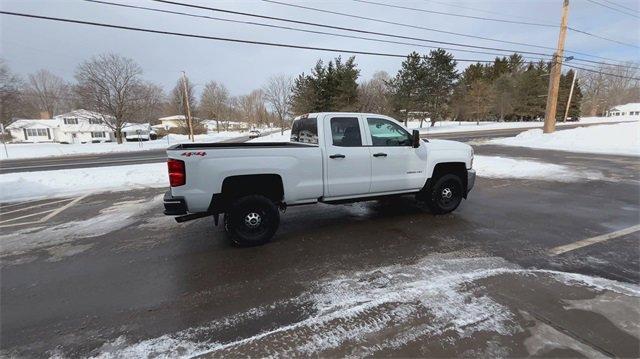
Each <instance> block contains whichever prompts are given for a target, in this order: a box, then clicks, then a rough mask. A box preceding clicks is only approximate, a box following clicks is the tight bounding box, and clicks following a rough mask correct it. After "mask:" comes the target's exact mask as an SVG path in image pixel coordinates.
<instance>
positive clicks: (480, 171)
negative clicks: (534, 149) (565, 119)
mask: <svg viewBox="0 0 640 359" xmlns="http://www.w3.org/2000/svg"><path fill="white" fill-rule="evenodd" d="M473 168H474V169H475V170H476V173H477V175H478V176H479V177H487V178H517V179H535V180H541V181H557V182H578V181H587V180H602V179H604V178H605V177H604V175H603V174H602V173H600V172H598V171H583V170H578V169H575V168H570V167H567V166H562V165H556V164H553V163H545V162H539V161H531V160H523V159H515V158H508V157H499V156H478V155H476V156H475V158H474V161H473Z"/></svg>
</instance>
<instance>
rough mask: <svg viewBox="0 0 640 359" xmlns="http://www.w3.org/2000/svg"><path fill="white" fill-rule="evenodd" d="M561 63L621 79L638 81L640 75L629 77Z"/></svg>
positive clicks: (565, 64)
mask: <svg viewBox="0 0 640 359" xmlns="http://www.w3.org/2000/svg"><path fill="white" fill-rule="evenodd" d="M563 65H564V66H567V67H571V68H574V69H578V70H583V71H587V72H593V73H596V74H600V75H606V76H613V77H619V78H623V79H630V80H636V81H640V77H630V76H624V75H619V74H612V73H609V72H602V71H598V70H593V69H588V68H586V67H580V66H575V65H570V64H568V63H566V62H565V63H563Z"/></svg>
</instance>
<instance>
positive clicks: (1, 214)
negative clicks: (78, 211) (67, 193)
mask: <svg viewBox="0 0 640 359" xmlns="http://www.w3.org/2000/svg"><path fill="white" fill-rule="evenodd" d="M71 200H72V199H71V198H65V199H61V200H58V201H53V202H45V203H39V204H36V205H35V206H29V207H24V208H19V209H14V210H13V211H9V212H4V211H2V212H0V216H6V215H7V214H10V213H15V212H22V211H24V210H27V209H31V208H37V207H42V206H48V205H50V204H55V203H60V202H67V201H71Z"/></svg>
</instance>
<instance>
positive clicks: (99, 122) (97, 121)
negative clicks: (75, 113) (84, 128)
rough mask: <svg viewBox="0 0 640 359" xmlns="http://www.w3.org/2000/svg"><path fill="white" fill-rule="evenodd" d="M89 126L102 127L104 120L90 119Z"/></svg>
mask: <svg viewBox="0 0 640 359" xmlns="http://www.w3.org/2000/svg"><path fill="white" fill-rule="evenodd" d="M89 124H91V125H100V124H102V120H101V119H99V118H90V119H89Z"/></svg>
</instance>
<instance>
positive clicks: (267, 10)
mask: <svg viewBox="0 0 640 359" xmlns="http://www.w3.org/2000/svg"><path fill="white" fill-rule="evenodd" d="M108 1H112V2H119V3H124V4H132V5H139V6H147V7H154V8H160V9H170V10H175V11H180V12H188V13H193V14H201V15H208V16H217V17H221V18H227V19H238V20H245V21H258V22H265V23H270V24H278V25H284V26H293V27H297V28H305V29H313V30H320V31H327V32H340V31H338V30H330V29H321V28H313V27H309V26H303V25H295V24H287V23H282V22H277V21H269V20H260V19H252V18H247V17H243V16H238V15H228V14H221V13H213V12H211V11H207V10H197V9H189V8H184V7H180V6H173V5H168V4H160V3H157V2H153V1H151V0H138V1H125V0H108ZM176 1H180V0H176ZM281 1H282V2H287V3H296V4H301V5H306V6H311V7H316V8H322V9H326V10H333V11H339V12H345V13H352V14H357V15H361V16H367V17H374V18H379V19H384V20H388V21H395V22H402V23H405V24H412V25H419V26H424V27H430V28H435V29H439V30H446V31H453V32H458V33H465V34H472V35H476V36H484V37H490V38H495V39H500V40H507V41H517V42H526V43H530V44H537V45H542V46H555V44H556V42H557V37H558V29H557V28H544V27H536V26H530V25H516V24H507V23H499V22H490V21H482V20H475V19H468V18H459V17H451V16H446V15H436V14H427V13H421V12H417V11H410V10H404V9H394V8H387V7H381V6H377V5H373V4H365V3H361V2H356V1H353V0H341V1H297V2H296V1H294V0H281ZM373 1H377V2H381V3H387V4H398V5H403V6H410V7H416V8H423V9H429V10H436V11H442V12H455V13H459V14H465V15H471V16H485V17H492V18H509V19H512V20H521V21H530V22H543V23H551V24H559V22H560V12H561V5H562V0H526V1H525V0H491V1H488V0H487V1H485V0H464V1H463V0H460V1H448V0H414V1H409V0H407V1H401V0H373ZM611 1H613V2H615V3H618V4H621V5H622V6H626V7H629V8H632V9H635V10H636V11H639V9H638V4H639V3H640V1H637V0H630V1H626V0H611ZM182 2H189V3H191V4H199V5H204V6H210V7H219V8H224V9H230V10H237V11H244V12H251V13H257V14H263V15H271V16H278V17H286V18H293V19H297V20H306V21H311V22H319V23H325V24H330V25H336V26H344V27H352V28H360V29H366V30H371V31H377V32H386V33H393V34H401V35H403V36H411V37H418V38H427V39H435V40H439V41H450V42H458V43H466V44H474V45H480V46H490V47H500V48H508V49H520V50H530V51H534V52H539V51H541V49H535V48H527V47H524V46H518V45H512V44H504V43H498V42H494V41H484V40H477V39H471V38H465V37H461V36H456V35H447V34H441V33H435V32H431V31H426V30H421V29H410V28H405V27H400V26H397V25H390V24H381V23H377V22H371V21H367V20H359V19H353V18H347V17H343V16H340V15H330V14H322V13H318V12H315V11H310V10H305V9H296V8H291V7H287V6H283V5H278V4H273V3H266V2H263V1H261V0H247V1H205V0H187V1H182ZM598 2H602V0H598ZM0 4H1V5H2V10H4V11H13V12H23V13H29V14H38V15H44V16H53V17H63V18H70V19H81V20H86V21H93V22H103V23H109V24H118V25H126V26H135V27H143V28H151V29H158V30H166V31H173V32H183V33H191V34H201V35H208V36H218V37H230V38H237V39H246V40H257V41H268V42H279V43H289V44H298V45H306V46H316V47H330V48H339V49H357V50H363V51H374V52H386V53H397V54H406V53H409V52H410V51H414V50H415V51H418V52H422V53H426V52H428V51H429V49H427V48H421V47H416V46H408V45H397V44H387V43H377V42H371V41H364V40H357V39H347V38H337V37H332V36H326V35H319V34H308V33H299V32H294V31H290V30H281V29H268V28H263V27H258V26H252V25H246V24H233V23H225V22H221V21H214V20H210V19H196V18H192V17H185V16H180V15H173V14H161V13H155V12H149V11H145V10H136V9H123V8H118V7H114V6H109V5H102V4H96V3H89V2H85V1H83V0H48V1H45V0H39V1H35V0H0ZM623 11H625V10H623ZM626 11H627V12H631V11H629V10H626ZM635 14H636V15H637V13H635ZM0 26H1V46H2V48H1V55H0V56H2V58H4V59H5V60H6V62H7V63H8V65H9V66H10V68H11V69H12V71H14V72H17V73H19V74H21V75H26V74H28V73H30V72H34V71H37V70H39V69H47V70H49V71H51V72H53V73H55V74H57V75H59V76H62V77H63V78H65V79H67V80H69V81H71V80H73V74H74V71H75V68H76V66H77V65H78V63H80V62H82V61H83V60H86V59H88V58H90V57H91V56H94V55H96V54H100V53H104V52H115V53H118V54H121V55H124V56H127V57H130V58H132V59H134V60H135V61H136V62H138V63H139V64H140V65H141V66H142V68H143V69H144V75H143V76H144V78H145V79H147V80H150V81H152V82H155V83H157V84H159V85H161V86H163V87H164V88H165V90H169V89H170V88H172V87H173V85H174V84H175V82H176V80H177V78H178V76H180V71H182V70H184V71H186V72H187V74H188V76H189V77H190V78H191V79H192V81H193V82H194V83H196V85H197V87H196V90H201V89H202V84H204V83H206V82H207V81H209V80H216V81H219V82H222V83H224V84H225V85H226V86H227V87H228V88H229V90H230V92H231V93H232V94H233V95H240V94H244V93H247V92H249V91H251V90H252V89H255V88H258V87H260V86H262V84H263V83H264V82H265V81H266V79H267V78H268V77H269V76H272V75H275V74H281V73H284V74H289V75H297V74H299V73H301V72H303V71H304V72H308V71H309V69H310V68H311V67H312V66H313V65H314V64H315V62H316V61H317V60H318V59H319V58H321V59H324V60H325V61H328V60H329V59H331V58H333V57H335V56H337V55H338V53H328V52H320V51H310V50H299V49H286V48H275V47H267V46H259V45H249V44H236V43H229V42H220V41H211V40H200V39H190V38H182V37H175V36H165V35H158V34H146V33H138V32H132V31H125V30H116V29H105V28H96V27H91V26H85V25H78V24H66V23H57V22H51V21H45V20H36V19H25V18H16V17H12V16H7V15H0ZM569 26H573V27H575V28H577V29H581V30H585V31H589V32H592V33H597V34H599V35H601V36H605V37H610V38H615V39H617V40H619V41H623V42H627V43H633V44H636V45H639V44H640V20H639V19H638V18H637V17H633V16H629V15H625V14H622V13H620V12H615V11H613V10H610V9H606V8H604V7H601V6H598V5H596V4H594V3H591V2H589V1H587V0H571V8H570V11H569ZM342 33H345V32H342ZM353 35H359V36H367V35H363V34H353ZM390 40H396V41H403V40H399V39H390ZM410 42H415V41H410ZM435 46H437V45H435ZM566 48H567V49H570V50H575V51H580V52H585V53H589V54H594V55H598V56H603V57H608V58H613V59H620V60H638V59H640V51H639V50H638V49H637V48H633V47H628V46H624V45H618V44H614V43H611V42H607V41H603V40H599V39H596V38H593V37H589V36H585V35H582V34H578V33H575V32H569V33H568V35H567V42H566ZM542 52H545V53H550V52H551V51H550V50H542ZM453 53H454V55H455V56H456V57H458V58H466V59H491V58H493V57H494V56H491V55H481V54H470V53H464V52H456V51H453ZM568 55H570V54H568ZM344 56H349V55H348V54H343V57H344ZM575 56H576V57H580V58H588V57H585V56H579V55H575ZM401 61H402V59H398V58H386V57H379V56H369V55H357V56H356V62H357V64H358V67H359V68H360V69H361V76H360V80H359V81H362V80H366V79H368V78H370V77H371V75H372V74H373V73H374V72H376V71H379V70H385V71H387V72H389V73H390V74H392V75H393V74H394V73H395V72H396V71H397V70H398V68H399V66H400V63H401ZM464 66H467V63H460V68H461V69H462V68H464Z"/></svg>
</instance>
